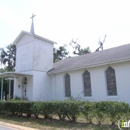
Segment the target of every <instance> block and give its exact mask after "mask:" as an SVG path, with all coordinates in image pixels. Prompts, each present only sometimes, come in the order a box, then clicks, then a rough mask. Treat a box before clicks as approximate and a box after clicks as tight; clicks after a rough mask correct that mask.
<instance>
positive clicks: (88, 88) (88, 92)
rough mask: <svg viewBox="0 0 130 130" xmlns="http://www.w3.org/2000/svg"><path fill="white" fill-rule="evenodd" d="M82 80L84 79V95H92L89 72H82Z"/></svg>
mask: <svg viewBox="0 0 130 130" xmlns="http://www.w3.org/2000/svg"><path fill="white" fill-rule="evenodd" d="M83 81H84V96H92V90H91V78H90V73H89V72H88V71H85V73H84V74H83Z"/></svg>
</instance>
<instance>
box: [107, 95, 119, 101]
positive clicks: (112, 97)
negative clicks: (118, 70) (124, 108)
mask: <svg viewBox="0 0 130 130" xmlns="http://www.w3.org/2000/svg"><path fill="white" fill-rule="evenodd" d="M106 98H107V99H113V100H114V99H115V100H116V99H119V97H118V96H107V97H106Z"/></svg>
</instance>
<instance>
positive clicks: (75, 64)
mask: <svg viewBox="0 0 130 130" xmlns="http://www.w3.org/2000/svg"><path fill="white" fill-rule="evenodd" d="M123 61H130V44H126V45H122V46H119V47H114V48H111V49H106V50H103V51H98V52H94V53H89V54H85V55H81V56H76V57H72V58H67V59H64V60H61V61H59V62H57V63H54V68H53V69H52V70H50V71H49V72H50V73H59V72H66V71H69V70H76V69H81V68H88V67H93V66H100V65H104V64H110V63H117V62H123Z"/></svg>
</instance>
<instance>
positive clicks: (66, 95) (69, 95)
mask: <svg viewBox="0 0 130 130" xmlns="http://www.w3.org/2000/svg"><path fill="white" fill-rule="evenodd" d="M67 75H68V76H69V90H67V89H66V76H67ZM64 90H65V97H71V78H70V74H68V73H66V74H65V75H64ZM68 91H69V94H67V92H68Z"/></svg>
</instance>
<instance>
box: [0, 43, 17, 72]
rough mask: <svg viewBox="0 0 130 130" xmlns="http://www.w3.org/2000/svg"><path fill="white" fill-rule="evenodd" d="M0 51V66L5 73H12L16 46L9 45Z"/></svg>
mask: <svg viewBox="0 0 130 130" xmlns="http://www.w3.org/2000/svg"><path fill="white" fill-rule="evenodd" d="M0 51H1V55H0V61H1V64H3V65H4V66H5V68H6V69H7V71H14V70H15V61H16V46H15V45H14V44H9V45H8V46H7V47H6V48H5V49H4V48H0Z"/></svg>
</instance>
